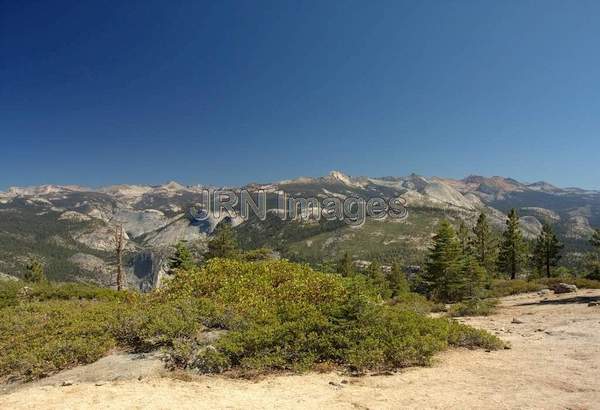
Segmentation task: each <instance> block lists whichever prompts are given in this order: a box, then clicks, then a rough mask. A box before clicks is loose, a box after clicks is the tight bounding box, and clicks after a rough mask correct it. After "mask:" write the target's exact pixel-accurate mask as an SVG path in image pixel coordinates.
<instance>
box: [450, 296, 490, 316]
mask: <svg viewBox="0 0 600 410" xmlns="http://www.w3.org/2000/svg"><path fill="white" fill-rule="evenodd" d="M497 304H498V302H497V301H496V300H495V299H471V300H467V301H464V302H460V303H456V304H454V305H452V306H451V307H450V310H449V311H448V315H450V316H453V317H456V316H488V315H491V314H492V313H494V311H495V310H496V305H497Z"/></svg>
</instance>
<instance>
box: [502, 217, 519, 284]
mask: <svg viewBox="0 0 600 410" xmlns="http://www.w3.org/2000/svg"><path fill="white" fill-rule="evenodd" d="M524 258H525V243H524V241H523V234H522V233H521V229H520V227H519V215H518V214H517V211H516V210H515V209H511V210H510V212H509V213H508V218H507V220H506V229H505V230H504V233H503V234H502V242H501V244H500V250H499V253H498V261H497V265H498V270H499V271H500V272H502V273H505V274H507V275H509V276H510V278H511V279H516V278H517V275H518V274H519V272H520V271H521V268H522V264H523V260H524Z"/></svg>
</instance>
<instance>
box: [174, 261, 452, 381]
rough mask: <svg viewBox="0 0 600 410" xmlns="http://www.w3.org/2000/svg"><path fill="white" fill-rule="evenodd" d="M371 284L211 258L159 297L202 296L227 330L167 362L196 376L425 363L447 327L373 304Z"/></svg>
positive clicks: (284, 265)
mask: <svg viewBox="0 0 600 410" xmlns="http://www.w3.org/2000/svg"><path fill="white" fill-rule="evenodd" d="M370 282H371V281H370V280H369V279H368V278H365V277H364V276H363V275H353V276H351V277H348V278H344V277H341V276H339V275H336V274H323V273H320V272H316V271H313V270H312V269H310V268H308V267H307V266H303V265H297V264H293V263H290V262H286V261H268V262H258V263H244V262H240V261H233V260H224V259H215V260H212V261H210V262H209V263H208V264H207V265H206V266H204V267H203V268H201V269H196V270H194V271H192V272H189V273H188V275H187V276H185V277H184V279H183V280H181V281H177V282H171V283H169V289H165V290H164V295H165V297H167V298H171V297H175V296H177V297H181V298H193V297H195V298H209V299H210V300H212V301H213V302H214V303H215V304H216V306H218V307H219V308H220V309H223V311H225V312H227V315H226V316H228V318H229V320H228V322H227V323H226V324H224V326H225V327H226V328H227V329H228V330H229V332H228V333H227V334H226V335H225V336H223V337H222V338H220V339H219V340H218V341H217V342H216V343H214V344H213V345H211V346H210V347H209V346H206V345H203V344H202V343H199V342H198V340H197V339H193V338H192V339H189V340H187V341H179V342H178V343H177V344H176V345H175V347H174V351H173V353H172V357H173V362H174V364H175V365H178V366H182V367H187V368H194V369H197V370H199V371H203V372H219V371H223V370H226V369H231V368H235V369H239V370H242V371H246V372H257V371H258V372H264V371H268V370H276V369H291V370H304V369H308V368H311V367H312V366H314V364H315V363H324V362H329V363H333V364H338V365H344V366H347V367H349V368H351V369H354V370H366V369H393V368H397V367H401V366H407V365H414V364H426V363H429V361H430V359H431V355H432V354H433V353H435V352H436V351H439V350H440V349H443V348H444V347H445V346H446V345H447V344H448V342H449V341H448V338H449V337H450V329H451V328H452V325H451V323H450V322H448V321H446V320H442V319H429V318H426V317H423V316H421V315H419V314H417V313H415V312H414V310H412V309H407V308H406V307H407V304H403V303H397V305H395V306H389V305H380V304H378V303H377V298H376V295H377V289H374V288H373V287H372V286H371V285H370ZM415 297H416V298H422V297H421V296H415ZM407 299H408V298H407ZM407 302H408V300H407ZM424 304H428V302H425V303H424Z"/></svg>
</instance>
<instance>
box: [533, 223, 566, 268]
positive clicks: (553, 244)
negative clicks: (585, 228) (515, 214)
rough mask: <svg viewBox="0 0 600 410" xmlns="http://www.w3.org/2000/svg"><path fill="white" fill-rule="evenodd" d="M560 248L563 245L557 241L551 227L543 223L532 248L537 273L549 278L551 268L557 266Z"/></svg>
mask: <svg viewBox="0 0 600 410" xmlns="http://www.w3.org/2000/svg"><path fill="white" fill-rule="evenodd" d="M562 248H563V245H562V244H561V243H560V242H559V241H558V238H557V237H556V235H555V234H554V231H553V230H552V227H551V226H550V225H549V224H547V223H544V225H543V226H542V232H541V233H540V235H539V236H538V238H537V239H536V241H535V245H534V248H533V263H534V266H535V267H536V269H537V270H538V272H545V273H546V277H548V278H549V277H550V270H551V268H553V267H555V266H556V265H558V261H559V260H560V258H561V255H560V252H561V250H562Z"/></svg>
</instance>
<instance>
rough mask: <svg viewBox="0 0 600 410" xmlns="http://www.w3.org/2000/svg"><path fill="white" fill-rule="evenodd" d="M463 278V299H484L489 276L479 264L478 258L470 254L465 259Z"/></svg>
mask: <svg viewBox="0 0 600 410" xmlns="http://www.w3.org/2000/svg"><path fill="white" fill-rule="evenodd" d="M461 276H462V279H463V281H464V282H463V287H462V289H461V297H462V298H469V299H473V298H480V297H482V293H483V289H484V286H485V283H486V281H487V274H486V271H485V269H484V268H483V267H481V265H480V264H479V263H478V262H477V258H475V257H474V256H472V255H468V254H467V255H465V256H464V257H463V259H462V262H461Z"/></svg>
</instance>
